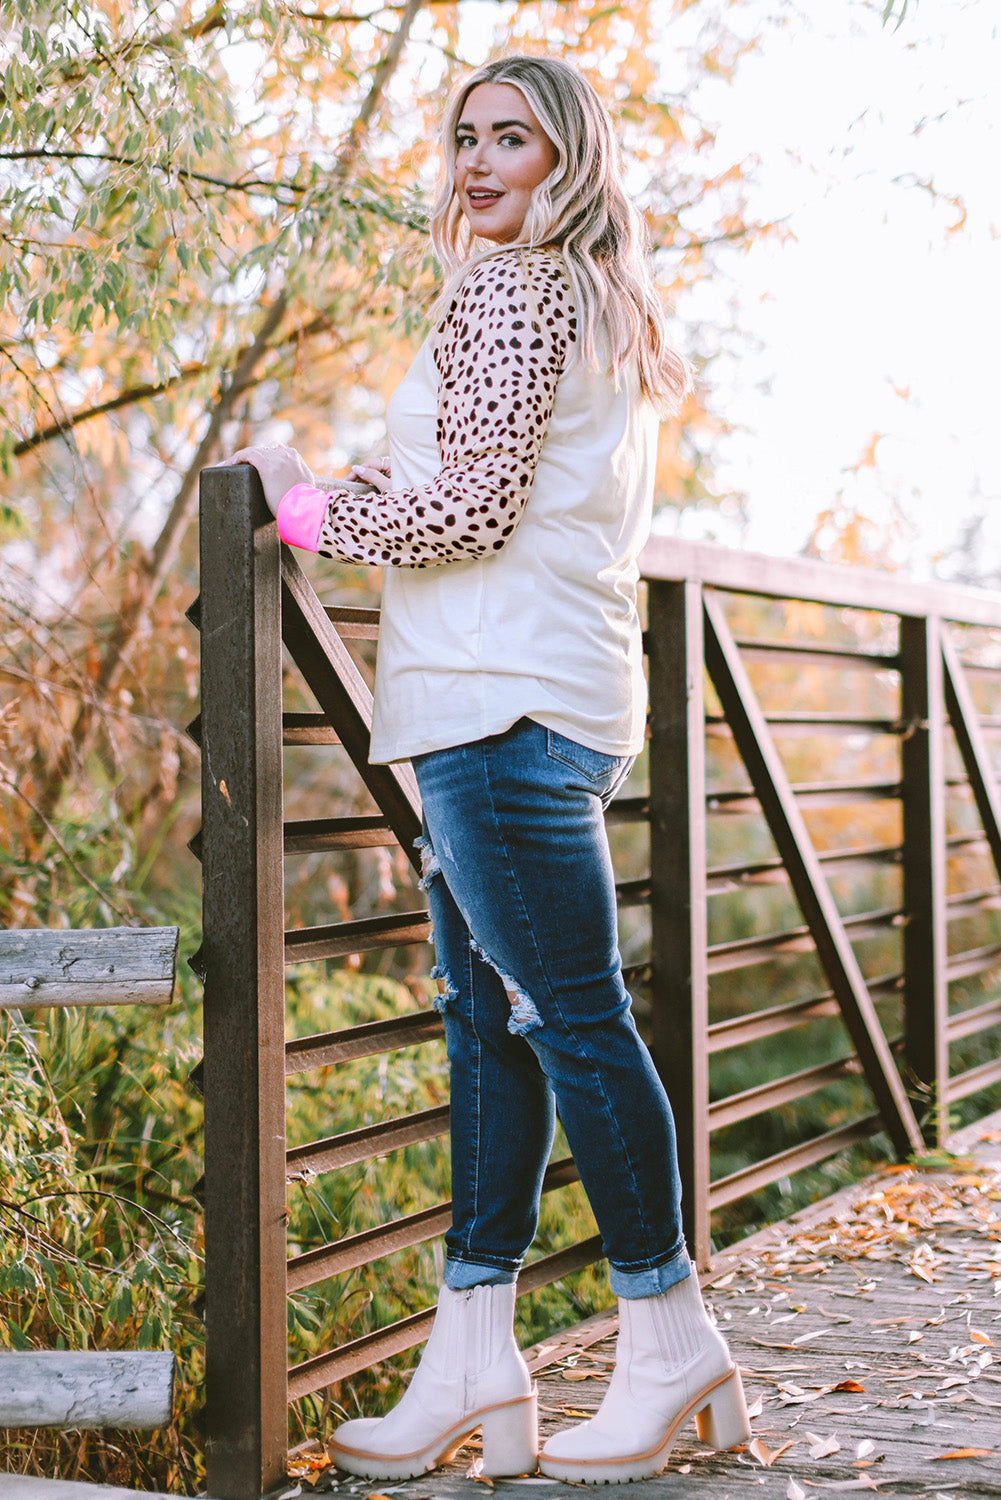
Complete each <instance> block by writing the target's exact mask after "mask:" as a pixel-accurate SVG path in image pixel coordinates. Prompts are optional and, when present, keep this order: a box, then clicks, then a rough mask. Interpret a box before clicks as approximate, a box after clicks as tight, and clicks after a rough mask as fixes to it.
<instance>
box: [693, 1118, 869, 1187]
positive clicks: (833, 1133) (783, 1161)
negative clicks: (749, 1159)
mask: <svg viewBox="0 0 1001 1500" xmlns="http://www.w3.org/2000/svg"><path fill="white" fill-rule="evenodd" d="M883 1128H884V1126H883V1119H882V1116H881V1115H866V1117H865V1119H863V1120H856V1121H855V1122H854V1124H852V1125H841V1126H839V1128H838V1129H837V1130H828V1131H826V1132H825V1133H824V1134H823V1135H818V1136H814V1137H813V1139H812V1140H809V1141H804V1142H802V1144H800V1145H799V1146H790V1147H789V1149H788V1150H787V1151H779V1152H777V1153H776V1154H775V1155H774V1156H769V1157H768V1158H767V1159H766V1160H765V1161H761V1162H757V1163H756V1164H755V1165H754V1166H750V1167H744V1168H743V1169H742V1170H741V1171H739V1172H731V1173H730V1175H729V1176H728V1177H720V1178H718V1179H717V1181H716V1182H714V1183H711V1184H710V1187H709V1207H710V1209H717V1208H724V1207H725V1206H726V1205H727V1204H728V1203H734V1202H736V1200H737V1199H738V1198H745V1197H747V1195H748V1194H749V1193H756V1192H758V1191H759V1190H760V1189H761V1188H763V1187H768V1185H769V1184H770V1183H772V1182H777V1181H778V1179H779V1178H780V1177H788V1176H790V1175H791V1174H792V1173H793V1172H799V1171H802V1169H803V1168H804V1167H812V1166H815V1165H816V1164H817V1162H820V1161H826V1160H827V1158H828V1157H830V1156H836V1155H837V1154H838V1152H839V1151H843V1150H844V1149H845V1147H846V1146H855V1145H857V1144H858V1142H859V1141H865V1140H868V1139H869V1137H870V1136H872V1135H875V1134H876V1132H877V1131H878V1130H882V1129H883Z"/></svg>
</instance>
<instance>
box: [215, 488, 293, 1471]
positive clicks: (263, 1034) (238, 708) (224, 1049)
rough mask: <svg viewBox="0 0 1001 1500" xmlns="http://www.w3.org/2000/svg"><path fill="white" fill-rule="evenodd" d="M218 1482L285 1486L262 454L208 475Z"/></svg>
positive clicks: (280, 914) (270, 664)
mask: <svg viewBox="0 0 1001 1500" xmlns="http://www.w3.org/2000/svg"><path fill="white" fill-rule="evenodd" d="M200 558H201V562H200V566H201V648H202V712H201V747H202V820H203V822H202V844H201V848H202V881H203V898H202V913H203V915H202V930H203V942H202V951H201V970H202V973H203V975H204V979H205V1019H204V1030H205V1067H204V1093H205V1302H206V1306H205V1322H206V1377H205V1378H206V1417H207V1423H206V1425H207V1441H208V1476H207V1479H208V1492H209V1494H211V1495H215V1496H218V1497H219V1500H253V1497H257V1496H261V1495H264V1494H267V1493H268V1492H269V1491H271V1490H273V1489H275V1488H277V1487H278V1486H279V1485H281V1484H282V1482H283V1480H284V1477H285V1472H286V1459H287V1447H288V1438H287V1433H288V1410H287V1405H288V1403H287V1352H286V1351H287V1335H286V1294H285V1254H286V1249H285V1217H284V1216H285V1087H284V1078H285V1069H284V1064H285V1048H284V1017H285V989H284V925H285V919H284V896H283V881H282V720H281V663H282V657H281V616H280V562H279V541H278V535H277V531H276V528H275V525H274V522H273V520H272V518H271V516H270V514H268V512H267V508H266V506H265V504H264V497H263V494H262V492H261V487H260V482H259V480H258V478H257V475H256V473H255V472H254V470H253V469H250V468H247V467H245V466H241V467H234V468H225V469H207V470H206V471H205V472H204V473H203V474H202V479H201V541H200Z"/></svg>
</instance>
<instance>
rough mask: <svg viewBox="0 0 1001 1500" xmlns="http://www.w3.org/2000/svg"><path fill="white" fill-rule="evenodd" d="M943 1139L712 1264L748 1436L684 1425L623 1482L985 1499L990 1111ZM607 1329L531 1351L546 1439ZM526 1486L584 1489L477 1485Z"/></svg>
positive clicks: (414, 1484) (725, 1491)
mask: <svg viewBox="0 0 1001 1500" xmlns="http://www.w3.org/2000/svg"><path fill="white" fill-rule="evenodd" d="M953 1145H954V1150H955V1151H956V1153H957V1155H956V1159H954V1160H951V1161H948V1162H947V1163H946V1164H945V1166H944V1168H943V1169H935V1168H934V1166H932V1165H926V1166H923V1167H922V1168H921V1169H920V1170H919V1169H916V1168H903V1169H900V1168H897V1169H893V1168H891V1169H887V1170H885V1171H882V1172H880V1173H878V1174H877V1175H876V1176H875V1177H872V1178H869V1179H867V1180H866V1181H865V1182H863V1183H861V1184H857V1185H856V1186H854V1187H853V1188H851V1189H847V1190H845V1192H843V1193H841V1194H839V1195H838V1196H837V1197H835V1198H831V1199H827V1200H825V1201H824V1202H823V1203H821V1204H818V1205H815V1206H814V1207H812V1208H811V1209H809V1210H807V1211H805V1212H804V1213H801V1214H799V1215H797V1216H795V1217H794V1218H793V1219H790V1220H788V1221H786V1222H784V1223H783V1224H779V1225H775V1226H772V1227H771V1228H770V1229H768V1230H766V1231H763V1232H762V1233H761V1234H760V1235H756V1236H755V1237H754V1238H753V1239H752V1240H746V1241H744V1242H743V1244H742V1245H741V1246H740V1247H735V1249H734V1251H733V1252H732V1253H730V1254H724V1255H721V1256H720V1257H718V1258H717V1261H716V1262H715V1263H714V1267H713V1272H712V1275H711V1277H709V1278H707V1279H706V1295H707V1299H708V1300H709V1301H710V1302H711V1304H712V1305H713V1307H714V1309H715V1312H716V1316H717V1318H718V1319H719V1321H720V1324H721V1326H722V1327H723V1329H724V1330H725V1332H726V1334H727V1337H728V1339H729V1340H730V1346H731V1349H732V1351H733V1354H734V1357H735V1358H736V1359H737V1360H738V1361H739V1363H740V1365H741V1368H742V1369H743V1371H744V1374H745V1386H746V1391H747V1399H748V1404H749V1406H750V1409H751V1413H752V1416H753V1419H754V1420H753V1423H752V1425H753V1428H754V1437H753V1440H752V1442H751V1444H750V1445H749V1447H748V1448H746V1449H742V1450H737V1451H734V1452H730V1453H724V1454H715V1453H711V1452H707V1451H706V1450H705V1449H704V1448H703V1447H702V1446H701V1445H700V1444H699V1443H698V1441H697V1439H696V1436H695V1432H694V1425H693V1427H692V1430H691V1431H690V1432H686V1433H685V1435H684V1438H683V1440H682V1441H680V1442H679V1443H678V1445H677V1446H676V1448H675V1450H674V1453H673V1455H672V1461H671V1466H670V1468H669V1470H668V1471H667V1472H665V1473H663V1474H661V1475H659V1476H658V1477H656V1478H655V1479H651V1480H645V1481H642V1482H640V1483H639V1484H637V1485H634V1486H632V1487H631V1489H630V1491H629V1493H630V1494H635V1495H636V1497H637V1500H641V1497H643V1496H649V1497H653V1496H656V1497H658V1500H666V1497H673V1496H686V1497H688V1496H699V1497H704V1500H728V1497H738V1496H747V1497H752V1496H761V1497H763V1500H780V1497H781V1500H805V1497H807V1496H810V1497H814V1496H816V1497H821V1496H822V1495H823V1493H824V1492H825V1491H830V1492H831V1493H840V1492H851V1491H861V1492H866V1491H869V1492H871V1493H873V1494H886V1495H906V1496H909V1497H910V1496H915V1497H917V1496H927V1497H929V1500H935V1497H942V1500H969V1497H979V1496H988V1495H989V1496H1001V1115H996V1116H994V1117H992V1118H991V1119H990V1120H987V1121H982V1122H980V1124H979V1125H978V1126H977V1127H975V1128H974V1129H972V1130H970V1131H968V1132H965V1133H964V1134H963V1136H962V1137H958V1138H956V1140H955V1141H954V1143H953ZM614 1327H615V1325H614V1318H612V1317H611V1316H610V1315H604V1316H601V1317H598V1318H592V1319H591V1320H589V1322H588V1323H586V1324H582V1325H580V1326H579V1327H578V1328H576V1329H572V1330H570V1331H569V1332H568V1333H566V1334H563V1335H561V1336H560V1337H559V1338H558V1339H556V1340H553V1341H552V1342H551V1343H549V1344H546V1345H542V1346H540V1347H539V1349H537V1350H535V1351H532V1364H533V1368H534V1369H535V1370H536V1371H537V1374H538V1381H539V1399H540V1408H541V1415H542V1419H543V1432H544V1433H545V1434H547V1435H548V1433H550V1432H552V1431H554V1430H555V1429H556V1428H558V1427H560V1426H565V1425H566V1423H567V1422H568V1421H572V1420H573V1419H574V1417H575V1416H576V1415H577V1414H578V1413H583V1414H587V1413H589V1412H590V1411H593V1409H594V1408H595V1407H596V1406H597V1405H598V1403H599V1401H600V1400H601V1397H602V1394H603V1391H604V1388H605V1384H606V1382H607V1379H608V1374H609V1371H610V1369H611V1366H612V1363H613V1360H614V1352H615V1339H614ZM475 1464H476V1459H475V1451H474V1448H473V1447H472V1446H470V1447H469V1448H467V1449H465V1450H464V1451H463V1453H462V1454H460V1456H459V1461H458V1462H456V1463H454V1464H452V1465H450V1466H449V1467H448V1468H447V1469H445V1470H442V1471H439V1472H438V1473H435V1474H429V1475H426V1476H425V1477H424V1478H423V1479H421V1480H412V1481H409V1482H408V1483H407V1484H403V1485H395V1484H394V1485H390V1486H382V1485H375V1486H373V1485H372V1484H371V1483H367V1482H365V1481H361V1480H349V1479H348V1478H346V1477H345V1476H343V1475H336V1476H335V1475H334V1474H333V1473H331V1472H328V1473H325V1474H323V1475H316V1476H315V1477H316V1480H317V1481H318V1484H317V1487H318V1488H324V1489H327V1488H330V1489H333V1491H334V1492H335V1493H338V1494H344V1495H353V1494H357V1495H358V1496H363V1495H364V1496H366V1497H367V1496H368V1495H370V1494H371V1493H372V1491H373V1489H375V1490H378V1491H380V1493H385V1492H386V1490H387V1489H388V1490H389V1491H390V1492H391V1493H392V1495H393V1496H394V1497H395V1496H399V1497H401V1500H465V1497H471V1496H472V1495H473V1494H474V1493H475V1492H476V1491H477V1489H478V1490H479V1492H480V1494H481V1495H482V1492H483V1489H484V1488H486V1486H485V1485H484V1484H483V1482H482V1481H479V1482H477V1480H476V1478H475ZM471 1465H472V1471H471ZM528 1486H535V1487H539V1488H540V1491H541V1493H540V1500H542V1496H552V1497H553V1500H558V1497H560V1496H566V1495H569V1493H570V1492H571V1491H574V1492H576V1493H577V1494H578V1495H579V1494H580V1491H581V1489H582V1488H584V1487H582V1486H578V1485H566V1484H562V1483H557V1482H555V1481H551V1480H545V1479H542V1478H540V1477H538V1476H535V1477H533V1478H522V1479H513V1480H498V1481H496V1482H495V1484H494V1486H493V1488H494V1489H495V1490H497V1491H504V1492H505V1493H508V1494H509V1497H510V1500H514V1496H515V1494H516V1493H517V1492H518V1490H519V1489H520V1490H522V1491H524V1488H525V1487H528ZM305 1487H306V1486H304V1488H305Z"/></svg>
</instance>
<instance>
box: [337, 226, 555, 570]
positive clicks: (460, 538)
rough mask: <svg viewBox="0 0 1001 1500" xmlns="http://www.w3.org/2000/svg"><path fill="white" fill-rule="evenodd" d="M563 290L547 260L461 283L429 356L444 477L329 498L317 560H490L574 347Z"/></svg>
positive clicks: (423, 563)
mask: <svg viewBox="0 0 1001 1500" xmlns="http://www.w3.org/2000/svg"><path fill="white" fill-rule="evenodd" d="M575 336H576V335H575V323H574V316H573V305H572V300H571V294H570V287H569V283H568V282H567V279H566V273H565V271H564V270H563V266H562V262H561V260H560V258H559V256H558V255H556V254H554V253H553V252H551V251H547V250H533V251H513V252H511V253H509V254H504V255H498V256H492V257H490V258H489V259H487V260H485V261H483V262H482V263H481V264H480V265H478V266H476V267H475V268H474V269H473V270H472V271H471V272H470V273H469V275H468V276H467V277H466V279H465V280H464V281H463V282H462V283H461V285H460V287H459V291H458V294H457V296H456V300H455V302H454V303H453V304H452V307H451V309H450V310H449V313H448V316H447V317H446V318H445V320H444V323H443V324H442V325H441V327H440V329H439V332H438V336H437V340H436V344H435V346H434V360H435V364H436V366H437V369H438V375H439V386H438V419H437V440H438V451H439V454H440V456H441V468H440V470H439V472H438V474H437V475H436V476H435V478H434V479H433V480H431V482H430V483H429V484H424V485H420V486H417V487H415V488H413V489H402V490H386V491H384V492H383V493H381V494H377V493H373V494H366V495H362V496H357V495H351V494H349V493H348V492H347V491H344V490H333V491H332V492H330V493H329V495H328V496H327V497H326V498H327V503H326V511H325V514H324V516H323V519H322V521H321V523H320V529H319V535H318V538H317V549H316V550H317V551H318V552H320V553H321V554H322V555H323V556H326V557H339V558H342V559H343V560H344V561H346V562H355V563H375V564H377V565H390V566H397V567H413V568H423V567H428V566H430V565H433V564H437V563H447V562H456V561H464V560H469V559H472V558H482V557H486V556H488V555H489V554H490V553H491V552H497V551H499V550H500V548H502V547H503V546H504V543H505V542H506V541H507V539H508V537H510V535H511V533H512V532H513V531H514V529H515V527H516V526H517V524H518V521H519V519H520V517H521V513H522V511H523V510H524V507H525V502H526V500H527V499H528V495H529V492H530V490H531V488H532V481H533V479H534V476H535V466H536V463H537V462H538V458H539V451H540V449H541V447H542V441H543V438H544V437H545V434H546V428H547V426H548V424H549V419H550V416H551V415H552V410H553V403H554V401H555V399H556V386H557V382H558V380H559V377H560V373H561V371H562V370H563V367H564V364H565V362H566V359H567V355H568V352H569V350H570V347H571V345H572V344H573V342H574V340H575Z"/></svg>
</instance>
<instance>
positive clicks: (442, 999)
mask: <svg viewBox="0 0 1001 1500" xmlns="http://www.w3.org/2000/svg"><path fill="white" fill-rule="evenodd" d="M431 978H432V979H433V980H434V982H435V984H436V985H437V986H438V993H437V994H436V995H435V996H434V998H433V999H432V1001H431V1008H432V1010H436V1011H438V1012H439V1013H440V1014H444V1012H445V1011H446V1010H447V1009H448V1007H449V1006H450V1005H451V1004H452V1003H453V1001H455V1000H458V998H459V991H458V990H457V989H456V987H455V985H454V984H453V983H452V980H451V978H450V976H449V973H448V970H447V969H443V968H442V966H441V965H440V964H435V966H434V968H433V969H432V970H431Z"/></svg>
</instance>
